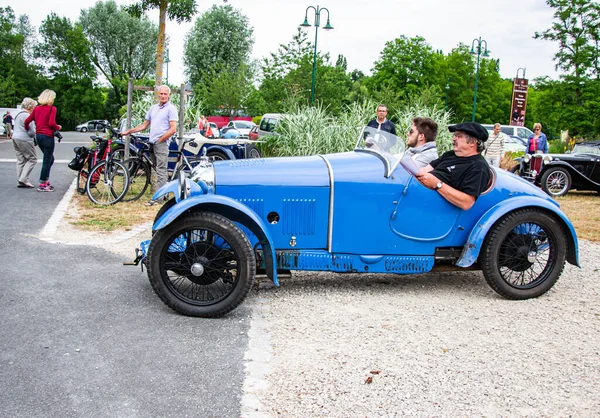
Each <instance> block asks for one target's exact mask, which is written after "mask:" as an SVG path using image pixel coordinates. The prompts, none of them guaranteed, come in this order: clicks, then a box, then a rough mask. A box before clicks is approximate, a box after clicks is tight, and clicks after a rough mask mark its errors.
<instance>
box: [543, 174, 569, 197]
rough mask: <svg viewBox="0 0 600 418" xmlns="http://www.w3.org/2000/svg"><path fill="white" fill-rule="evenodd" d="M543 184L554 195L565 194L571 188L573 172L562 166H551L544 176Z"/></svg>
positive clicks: (545, 189) (547, 191) (544, 188)
mask: <svg viewBox="0 0 600 418" xmlns="http://www.w3.org/2000/svg"><path fill="white" fill-rule="evenodd" d="M541 186H542V189H543V190H544V191H545V192H546V193H548V194H549V195H550V196H552V197H559V196H564V195H565V194H567V192H568V191H569V189H570V188H571V174H569V172H568V171H567V170H565V169H564V168H562V167H556V168H550V169H548V170H547V171H546V172H545V173H544V175H543V176H542V180H541Z"/></svg>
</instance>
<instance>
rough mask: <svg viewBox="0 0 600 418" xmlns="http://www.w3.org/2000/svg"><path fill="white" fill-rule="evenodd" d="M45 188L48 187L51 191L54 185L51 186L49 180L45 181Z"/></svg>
mask: <svg viewBox="0 0 600 418" xmlns="http://www.w3.org/2000/svg"><path fill="white" fill-rule="evenodd" d="M46 188H48V189H50V191H51V192H53V191H54V186H52V185H51V184H50V182H49V181H47V182H46Z"/></svg>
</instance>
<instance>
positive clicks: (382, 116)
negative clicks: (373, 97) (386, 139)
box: [367, 104, 396, 135]
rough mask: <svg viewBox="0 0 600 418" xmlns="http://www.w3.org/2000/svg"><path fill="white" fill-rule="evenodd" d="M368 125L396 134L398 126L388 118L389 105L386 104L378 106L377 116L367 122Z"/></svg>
mask: <svg viewBox="0 0 600 418" xmlns="http://www.w3.org/2000/svg"><path fill="white" fill-rule="evenodd" d="M367 126H368V127H370V128H375V129H377V130H380V131H385V132H389V133H391V134H392V135H396V126H395V125H394V123H393V122H392V121H391V120H388V119H387V107H386V105H384V104H380V105H379V106H377V118H376V119H373V120H371V121H370V122H369V123H367Z"/></svg>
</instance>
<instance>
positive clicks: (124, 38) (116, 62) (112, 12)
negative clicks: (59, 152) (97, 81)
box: [79, 0, 158, 119]
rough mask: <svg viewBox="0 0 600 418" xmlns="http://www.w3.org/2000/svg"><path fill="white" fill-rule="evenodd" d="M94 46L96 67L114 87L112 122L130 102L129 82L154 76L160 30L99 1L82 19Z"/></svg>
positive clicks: (114, 6)
mask: <svg viewBox="0 0 600 418" xmlns="http://www.w3.org/2000/svg"><path fill="white" fill-rule="evenodd" d="M79 20H80V22H81V25H82V27H83V31H84V33H85V35H86V37H87V39H88V40H89V42H90V56H91V60H92V62H93V63H94V65H95V66H96V67H97V68H98V69H99V70H100V72H101V73H102V75H104V77H105V78H106V80H108V82H109V83H110V84H111V86H112V89H113V91H112V93H111V102H110V103H111V107H110V108H108V109H107V113H108V116H109V119H112V118H113V117H115V116H116V112H115V109H118V108H119V107H121V106H122V105H124V104H126V102H127V80H128V79H130V78H131V79H134V80H141V79H145V78H148V77H152V76H154V64H155V52H156V43H157V40H158V27H157V26H156V25H155V24H154V23H152V22H151V21H150V19H149V18H148V17H146V16H141V17H140V18H138V17H134V16H132V15H130V14H129V13H127V12H126V11H125V8H124V7H120V8H119V7H117V4H116V3H115V2H114V1H113V0H110V1H107V2H102V1H98V2H97V3H96V4H95V5H94V6H93V7H90V8H89V9H87V10H85V9H84V10H82V11H81V14H80V18H79Z"/></svg>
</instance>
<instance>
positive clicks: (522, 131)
mask: <svg viewBox="0 0 600 418" xmlns="http://www.w3.org/2000/svg"><path fill="white" fill-rule="evenodd" d="M482 126H483V127H484V128H485V129H487V130H488V131H493V130H494V125H482ZM500 132H504V133H505V134H506V135H508V136H510V137H512V138H514V139H517V140H519V141H520V142H521V143H522V144H523V145H525V146H527V140H528V139H529V137H530V136H531V135H533V132H531V130H529V129H528V128H526V127H524V126H512V125H500Z"/></svg>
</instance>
